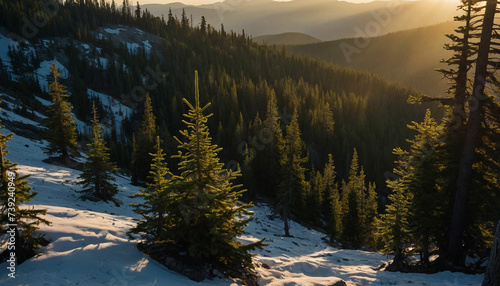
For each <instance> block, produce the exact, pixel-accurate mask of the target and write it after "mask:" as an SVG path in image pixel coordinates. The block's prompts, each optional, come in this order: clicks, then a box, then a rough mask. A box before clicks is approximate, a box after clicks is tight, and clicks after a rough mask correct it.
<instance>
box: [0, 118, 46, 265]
mask: <svg viewBox="0 0 500 286" xmlns="http://www.w3.org/2000/svg"><path fill="white" fill-rule="evenodd" d="M2 128H3V126H0V129H2ZM13 135H14V134H13V133H11V134H9V135H4V134H1V133H0V168H1V170H0V171H1V173H0V175H1V177H0V204H1V207H0V223H1V225H2V227H1V229H0V237H2V240H1V243H0V244H1V245H2V246H4V247H6V249H5V250H3V252H2V254H1V261H2V262H3V261H6V260H7V259H9V258H10V255H11V251H12V250H13V249H12V246H11V245H9V244H8V241H9V237H11V236H15V244H14V245H13V246H14V247H15V254H16V263H17V264H20V263H22V262H24V261H25V260H27V259H29V258H31V257H33V256H34V255H35V250H36V249H38V248H40V247H41V246H43V245H46V244H47V240H46V239H45V238H44V237H43V235H35V233H34V232H35V231H36V230H37V229H38V226H39V225H40V224H46V225H50V222H49V221H47V220H46V219H44V218H42V215H45V214H46V213H47V211H46V210H42V209H35V208H34V207H22V208H21V204H23V203H26V202H29V201H32V200H33V198H34V197H35V196H36V195H37V194H38V193H37V192H32V191H31V187H29V186H28V180H27V178H28V177H29V175H27V176H21V175H19V173H18V172H17V167H16V166H17V164H16V163H12V162H10V161H9V160H8V159H7V158H6V156H7V154H8V153H9V151H7V142H8V141H9V140H10V139H12V136H13Z"/></svg>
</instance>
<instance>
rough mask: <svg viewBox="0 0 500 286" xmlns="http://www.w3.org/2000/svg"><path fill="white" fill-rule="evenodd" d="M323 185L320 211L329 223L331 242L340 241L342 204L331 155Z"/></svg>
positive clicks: (324, 173)
mask: <svg viewBox="0 0 500 286" xmlns="http://www.w3.org/2000/svg"><path fill="white" fill-rule="evenodd" d="M321 183H322V184H323V185H324V187H323V191H324V194H323V200H322V207H321V208H320V209H321V210H322V213H323V219H325V220H326V222H327V228H326V229H327V233H328V235H329V236H330V239H331V240H333V239H335V240H339V239H340V237H341V234H342V204H341V201H340V194H339V189H338V184H337V182H336V172H335V165H334V162H333V156H332V155H331V154H329V155H328V163H326V164H325V169H324V170H323V177H322V182H321Z"/></svg>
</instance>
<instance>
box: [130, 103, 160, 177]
mask: <svg viewBox="0 0 500 286" xmlns="http://www.w3.org/2000/svg"><path fill="white" fill-rule="evenodd" d="M157 134H158V131H157V127H156V117H155V116H154V114H153V105H152V103H151V98H150V97H149V94H148V95H146V99H145V101H144V111H143V115H142V121H141V127H140V129H139V132H138V133H137V136H135V137H134V138H135V141H134V144H133V148H132V166H131V168H132V182H133V183H135V184H137V183H139V182H145V181H147V178H148V170H149V166H151V163H152V161H151V159H152V158H151V156H149V154H151V153H153V152H154V151H153V150H154V145H155V144H154V138H155V136H156V135H157Z"/></svg>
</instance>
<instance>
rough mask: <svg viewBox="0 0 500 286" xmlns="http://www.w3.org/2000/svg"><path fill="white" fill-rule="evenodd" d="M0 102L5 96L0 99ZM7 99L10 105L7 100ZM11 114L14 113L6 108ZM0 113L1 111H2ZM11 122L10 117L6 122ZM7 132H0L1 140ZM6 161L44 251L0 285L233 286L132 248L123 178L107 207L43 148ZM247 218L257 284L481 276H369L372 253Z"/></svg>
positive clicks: (22, 148) (41, 144)
mask: <svg viewBox="0 0 500 286" xmlns="http://www.w3.org/2000/svg"><path fill="white" fill-rule="evenodd" d="M0 98H2V100H7V99H9V96H8V95H6V94H3V93H0ZM10 100H13V98H10ZM13 107H14V106H13ZM2 111H4V110H3V109H2ZM7 113H9V114H10V115H9V116H7V114H5V113H2V115H1V119H2V123H5V121H19V122H29V120H28V119H26V118H23V117H21V116H13V115H12V113H10V112H7ZM14 117H15V118H14ZM9 132H10V130H8V129H2V130H1V133H2V134H8V133H9ZM8 145H9V147H8V151H9V154H8V156H7V158H8V159H10V160H11V161H13V162H17V163H19V173H20V174H26V175H31V176H30V177H29V182H30V186H31V187H32V188H33V190H34V191H37V192H39V194H38V195H37V196H36V197H35V199H34V200H33V201H32V202H30V203H29V205H27V206H29V207H31V206H34V207H36V208H43V209H46V210H47V215H46V216H45V217H46V219H48V220H49V221H51V222H52V225H51V226H43V227H42V228H41V229H40V230H39V233H41V234H44V235H45V236H46V238H47V239H49V240H50V244H49V245H48V246H47V247H44V248H43V249H41V250H40V251H39V254H38V255H37V256H36V257H34V258H32V259H30V260H28V261H26V262H25V263H23V264H21V265H17V267H16V276H15V277H16V278H15V281H14V282H13V280H11V279H12V278H9V277H8V276H7V273H9V270H7V267H5V266H6V264H5V263H2V264H0V284H2V285H89V286H90V285H92V286H93V285H168V286H177V285H179V286H181V285H214V286H224V285H241V283H240V282H239V281H237V280H229V279H223V278H220V279H215V280H211V281H208V280H207V281H203V282H202V283H197V282H194V281H191V280H189V279H187V278H186V277H184V276H182V275H179V274H177V273H175V272H173V271H171V270H169V269H167V268H165V267H164V266H162V265H160V264H159V263H158V262H156V261H154V260H153V259H151V258H149V257H148V256H146V255H144V254H143V253H142V252H140V251H139V250H138V249H137V247H136V243H137V242H136V241H131V240H129V239H128V237H127V235H126V232H127V231H128V229H129V228H130V227H132V226H133V222H132V219H133V218H136V217H137V214H135V213H134V212H133V208H132V207H131V206H130V205H129V204H130V203H137V200H138V199H132V198H131V196H132V195H133V194H135V193H137V192H138V189H139V188H138V187H136V186H132V185H130V184H129V181H130V178H128V177H126V176H123V175H121V174H117V175H116V176H115V177H116V180H117V181H116V182H117V184H118V186H119V188H120V192H119V193H118V194H117V199H118V200H119V201H121V202H122V204H121V205H120V206H116V205H114V204H113V203H105V202H91V201H82V200H79V199H77V197H78V193H76V191H78V190H80V188H81V186H79V185H76V183H75V182H76V180H77V177H78V175H79V174H80V172H79V171H76V170H73V169H69V168H65V167H59V166H54V165H50V164H46V163H44V162H42V160H43V159H45V158H46V155H45V154H44V151H43V149H44V148H46V147H47V142H46V141H41V140H33V139H27V138H25V137H22V136H18V135H16V136H14V138H13V139H12V140H11V141H10V142H9V143H8ZM252 211H253V212H254V213H255V220H254V221H252V222H251V224H250V225H249V226H248V227H247V228H246V230H247V232H246V233H245V234H244V235H243V236H241V237H240V240H242V241H254V240H256V239H261V238H266V243H268V244H269V245H268V246H267V247H265V248H264V250H261V251H257V252H256V253H255V254H256V256H255V258H254V262H255V264H256V265H257V273H258V282H259V285H262V286H264V285H275V286H278V285H280V286H281V285H283V286H284V285H301V286H312V285H327V284H328V285H329V284H331V283H334V282H336V281H339V280H341V279H342V280H344V281H345V282H346V283H347V285H349V286H355V285H356V286H358V285H359V286H360V285H381V284H383V285H396V284H397V285H428V286H441V285H454V284H453V283H457V281H459V282H460V285H479V283H480V282H481V280H482V279H483V275H465V274H462V273H451V272H443V273H438V274H433V275H428V274H403V273H391V272H384V271H376V270H374V268H376V267H377V266H379V265H380V264H382V263H386V262H387V261H388V257H386V256H383V255H381V254H380V253H375V252H366V251H357V250H344V249H339V248H334V247H331V246H330V245H328V244H326V243H325V242H324V240H323V239H322V237H324V236H325V235H324V234H323V233H321V232H318V231H314V230H310V229H307V228H305V227H303V226H301V225H300V224H297V223H292V233H293V234H294V236H295V237H294V238H285V237H282V222H281V221H280V220H279V219H277V218H275V219H270V218H269V217H268V214H269V213H270V209H269V206H268V205H267V203H265V202H258V203H257V204H256V206H255V207H254V208H252Z"/></svg>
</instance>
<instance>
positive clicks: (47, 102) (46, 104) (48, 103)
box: [34, 95, 52, 106]
mask: <svg viewBox="0 0 500 286" xmlns="http://www.w3.org/2000/svg"><path fill="white" fill-rule="evenodd" d="M34 97H35V99H36V100H38V101H39V102H40V103H41V104H42V105H43V106H50V105H51V104H52V102H50V101H49V100H46V99H43V98H41V97H39V96H36V95H35V96H34Z"/></svg>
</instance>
